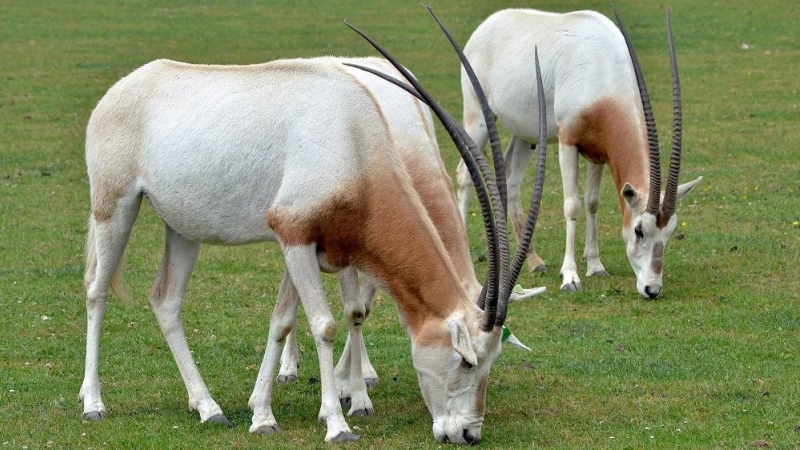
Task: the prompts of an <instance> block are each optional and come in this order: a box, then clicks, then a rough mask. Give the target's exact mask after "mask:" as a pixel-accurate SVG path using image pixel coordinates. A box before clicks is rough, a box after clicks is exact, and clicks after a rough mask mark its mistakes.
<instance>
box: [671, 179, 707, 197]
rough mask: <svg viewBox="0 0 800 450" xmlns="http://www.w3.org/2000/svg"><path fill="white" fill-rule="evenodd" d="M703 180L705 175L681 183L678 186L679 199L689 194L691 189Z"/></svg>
mask: <svg viewBox="0 0 800 450" xmlns="http://www.w3.org/2000/svg"><path fill="white" fill-rule="evenodd" d="M701 181H703V177H697V178H696V179H694V180H693V181H690V182H688V183H683V184H681V185H679V186H678V195H677V199H678V201H681V199H682V198H683V196H684V195H686V194H688V193H689V191H691V190H692V189H693V188H694V187H695V186H696V185H697V184H698V183H700V182H701Z"/></svg>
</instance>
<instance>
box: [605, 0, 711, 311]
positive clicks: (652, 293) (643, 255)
mask: <svg viewBox="0 0 800 450" xmlns="http://www.w3.org/2000/svg"><path fill="white" fill-rule="evenodd" d="M614 15H615V16H616V18H617V23H618V24H619V28H620V31H621V32H622V36H623V37H624V38H625V44H626V45H627V47H628V53H630V56H631V61H632V63H633V69H634V72H635V73H636V81H637V83H638V86H639V95H640V96H641V100H642V109H643V111H644V119H645V124H646V127H647V142H648V147H649V155H650V189H649V192H648V193H647V194H646V196H645V194H644V193H640V192H639V191H638V190H637V189H636V188H634V187H633V186H632V185H631V184H630V183H625V185H624V186H623V187H622V191H621V192H620V195H621V196H622V198H623V200H624V201H625V204H626V205H627V208H628V213H629V214H626V217H630V220H625V221H624V223H623V227H622V237H623V239H624V240H625V249H626V252H627V254H628V260H629V261H630V263H631V267H632V268H633V271H634V273H636V290H638V291H639V293H640V294H642V295H643V296H644V297H646V298H656V297H658V295H659V294H660V293H661V286H662V277H663V267H664V261H663V257H664V249H665V248H666V245H667V240H669V237H670V236H671V235H672V233H673V232H674V231H675V228H676V226H677V224H678V217H677V216H676V215H675V203H676V202H677V201H678V200H680V199H681V198H683V196H684V195H685V194H687V193H688V192H689V191H690V190H691V189H692V188H693V187H694V186H695V185H696V184H697V183H699V182H700V180H702V179H703V177H698V178H697V179H696V180H694V181H690V182H689V183H685V184H682V185H680V186H679V185H678V174H679V173H680V168H681V134H682V130H683V127H682V122H681V88H680V80H679V78H678V63H677V59H676V57H675V43H674V41H673V38H672V26H671V24H670V20H669V10H667V37H668V41H669V57H670V66H671V68H672V98H673V110H672V114H673V115H672V118H673V121H672V151H671V153H670V161H669V176H668V178H667V187H666V191H665V192H664V193H663V194H662V193H661V158H660V155H659V151H658V134H657V133H656V123H655V119H654V117H653V110H652V107H651V106H650V97H649V95H648V93H647V86H646V85H645V82H644V77H643V76H642V69H641V66H640V65H639V60H638V59H637V58H636V52H635V51H634V49H633V45H632V44H631V41H630V37H629V36H628V33H627V31H626V30H625V26H624V25H623V23H622V20H621V19H620V16H619V14H618V13H617V11H616V9H615V10H614ZM645 204H646V206H645Z"/></svg>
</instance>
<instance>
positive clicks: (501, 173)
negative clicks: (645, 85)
mask: <svg viewBox="0 0 800 450" xmlns="http://www.w3.org/2000/svg"><path fill="white" fill-rule="evenodd" d="M427 9H428V12H429V13H430V14H431V16H433V19H434V20H435V21H436V23H437V24H438V25H439V28H441V29H442V32H444V35H445V36H446V37H447V40H448V41H450V45H451V46H452V47H453V50H455V52H456V54H457V55H458V58H459V59H460V60H461V64H462V66H463V67H464V71H465V72H466V73H467V77H468V78H469V81H470V83H471V84H472V89H473V90H474V91H475V96H476V97H477V99H478V102H479V103H480V105H481V112H482V113H483V118H484V121H485V122H486V129H487V130H488V132H489V137H490V142H491V147H492V160H493V163H494V176H495V184H496V186H497V193H498V197H497V198H494V197H493V198H492V204H493V205H495V208H494V211H495V214H497V215H496V216H495V222H496V225H497V241H498V251H497V253H496V257H495V260H494V261H492V260H491V259H489V267H490V273H489V275H487V280H486V283H484V287H483V290H482V292H481V296H480V298H479V301H478V305H479V306H480V307H482V308H484V322H483V329H484V330H485V331H489V330H491V329H492V328H493V327H494V326H495V325H497V326H500V325H502V321H504V320H505V310H506V307H507V305H508V298H509V297H510V295H511V287H512V286H513V284H511V283H510V279H511V277H510V266H509V260H508V258H509V250H508V226H507V223H506V205H507V200H506V198H507V194H506V190H507V189H506V176H505V163H504V162H503V149H502V148H501V146H500V137H499V135H498V132H497V125H496V124H495V119H494V114H493V113H492V110H491V108H490V107H489V100H488V99H487V98H486V94H485V92H484V90H483V87H482V86H481V84H480V82H479V81H478V77H477V76H476V75H475V71H474V70H473V69H472V65H471V64H470V63H469V61H468V60H467V56H466V55H465V54H464V52H463V50H462V49H461V46H459V45H458V43H457V42H456V40H455V39H454V38H453V35H452V34H450V31H448V30H447V28H446V27H445V26H444V24H443V23H442V21H441V20H439V18H438V17H436V14H434V12H433V8H432V7H431V6H430V5H428V6H427ZM496 205H500V208H497V207H496ZM498 209H499V212H498ZM492 267H494V268H495V270H496V272H497V273H496V274H494V273H491V268H492ZM495 279H496V280H497V281H496V283H497V284H496V287H495V286H493V285H492V284H493V283H494V280H495ZM510 284H511V285H510ZM493 290H496V291H497V293H496V294H495V295H492V291H493ZM486 300H488V303H487V302H486ZM500 311H502V314H500ZM499 319H501V320H499ZM497 322H500V323H497Z"/></svg>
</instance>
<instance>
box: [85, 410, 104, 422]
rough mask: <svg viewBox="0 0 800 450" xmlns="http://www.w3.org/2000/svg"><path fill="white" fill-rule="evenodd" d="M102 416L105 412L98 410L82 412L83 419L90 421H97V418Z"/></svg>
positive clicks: (99, 418)
mask: <svg viewBox="0 0 800 450" xmlns="http://www.w3.org/2000/svg"><path fill="white" fill-rule="evenodd" d="M103 417H105V413H102V412H99V411H92V412H87V413H83V420H88V421H90V422H97V421H98V420H103Z"/></svg>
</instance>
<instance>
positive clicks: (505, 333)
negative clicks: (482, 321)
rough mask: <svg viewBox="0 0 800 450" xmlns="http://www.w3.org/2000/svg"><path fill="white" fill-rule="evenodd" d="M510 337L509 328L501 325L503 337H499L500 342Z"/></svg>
mask: <svg viewBox="0 0 800 450" xmlns="http://www.w3.org/2000/svg"><path fill="white" fill-rule="evenodd" d="M510 337H511V330H509V329H508V327H506V326H505V325H503V337H502V338H500V342H506V341H507V340H508V338H510Z"/></svg>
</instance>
